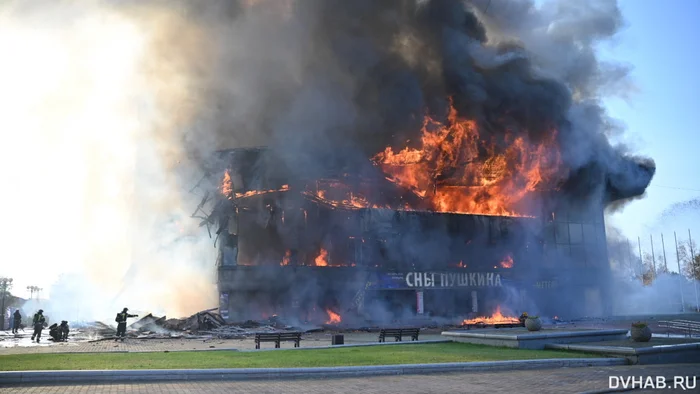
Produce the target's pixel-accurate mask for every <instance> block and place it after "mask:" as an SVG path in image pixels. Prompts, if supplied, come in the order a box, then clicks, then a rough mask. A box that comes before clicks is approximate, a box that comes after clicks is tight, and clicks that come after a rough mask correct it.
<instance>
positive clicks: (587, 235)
mask: <svg viewBox="0 0 700 394" xmlns="http://www.w3.org/2000/svg"><path fill="white" fill-rule="evenodd" d="M583 242H584V243H586V244H587V245H596V244H597V243H598V239H597V237H596V228H595V225H593V224H584V225H583Z"/></svg>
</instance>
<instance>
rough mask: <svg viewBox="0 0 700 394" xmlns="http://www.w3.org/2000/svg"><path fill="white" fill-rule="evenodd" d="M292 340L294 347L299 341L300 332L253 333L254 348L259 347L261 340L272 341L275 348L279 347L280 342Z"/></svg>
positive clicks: (297, 345)
mask: <svg viewBox="0 0 700 394" xmlns="http://www.w3.org/2000/svg"><path fill="white" fill-rule="evenodd" d="M282 341H294V347H299V342H301V333H300V332H259V333H256V334H255V348H256V349H260V343H261V342H274V343H275V348H276V349H279V347H280V342H282Z"/></svg>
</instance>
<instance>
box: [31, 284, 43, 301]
mask: <svg viewBox="0 0 700 394" xmlns="http://www.w3.org/2000/svg"><path fill="white" fill-rule="evenodd" d="M27 290H29V299H30V300H31V299H33V298H34V293H36V294H37V296H36V298H37V299H39V292H40V291H41V290H43V289H42V288H41V287H39V286H27Z"/></svg>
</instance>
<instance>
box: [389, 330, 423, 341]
mask: <svg viewBox="0 0 700 394" xmlns="http://www.w3.org/2000/svg"><path fill="white" fill-rule="evenodd" d="M419 333H420V328H382V329H381V330H380V331H379V342H386V337H394V339H395V341H396V342H401V339H402V338H403V337H404V336H409V335H410V336H411V341H417V340H418V334H419Z"/></svg>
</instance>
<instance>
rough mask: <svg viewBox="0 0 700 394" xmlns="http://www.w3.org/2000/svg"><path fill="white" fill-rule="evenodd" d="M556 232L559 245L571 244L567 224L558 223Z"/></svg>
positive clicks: (555, 228) (555, 226)
mask: <svg viewBox="0 0 700 394" xmlns="http://www.w3.org/2000/svg"><path fill="white" fill-rule="evenodd" d="M554 231H555V236H556V238H557V243H558V244H568V243H569V226H568V225H567V224H566V223H556V224H555V225H554Z"/></svg>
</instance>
